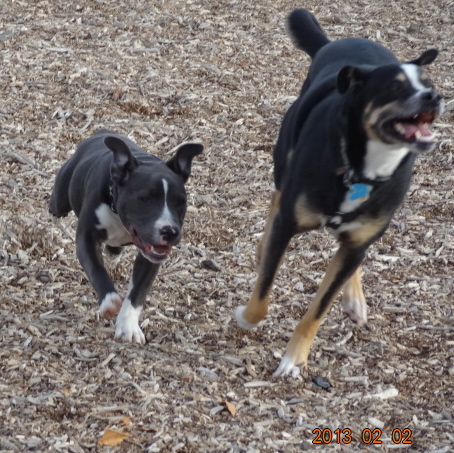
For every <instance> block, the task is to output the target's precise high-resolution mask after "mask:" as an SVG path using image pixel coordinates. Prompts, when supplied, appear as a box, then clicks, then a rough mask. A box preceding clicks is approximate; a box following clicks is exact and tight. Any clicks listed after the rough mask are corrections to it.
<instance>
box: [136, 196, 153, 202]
mask: <svg viewBox="0 0 454 453" xmlns="http://www.w3.org/2000/svg"><path fill="white" fill-rule="evenodd" d="M139 200H140V201H143V202H144V203H151V202H152V201H153V200H152V199H151V197H140V198H139Z"/></svg>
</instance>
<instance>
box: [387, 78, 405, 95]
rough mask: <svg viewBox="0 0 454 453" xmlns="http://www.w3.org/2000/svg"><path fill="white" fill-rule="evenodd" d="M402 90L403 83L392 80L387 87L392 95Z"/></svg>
mask: <svg viewBox="0 0 454 453" xmlns="http://www.w3.org/2000/svg"><path fill="white" fill-rule="evenodd" d="M403 88H404V84H403V82H401V81H400V80H394V81H393V82H392V83H391V84H390V85H389V90H390V91H392V92H393V93H398V92H399V91H401V90H402V89H403Z"/></svg>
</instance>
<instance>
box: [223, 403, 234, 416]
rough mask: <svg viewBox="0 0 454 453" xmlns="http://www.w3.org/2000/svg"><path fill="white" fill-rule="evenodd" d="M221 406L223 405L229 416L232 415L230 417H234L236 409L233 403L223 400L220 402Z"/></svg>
mask: <svg viewBox="0 0 454 453" xmlns="http://www.w3.org/2000/svg"><path fill="white" fill-rule="evenodd" d="M221 404H224V405H225V407H226V408H227V410H228V411H229V412H230V415H232V417H235V415H236V413H237V409H236V407H235V405H234V404H233V403H231V402H230V401H227V400H223V401H221Z"/></svg>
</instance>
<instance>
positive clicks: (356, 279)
mask: <svg viewBox="0 0 454 453" xmlns="http://www.w3.org/2000/svg"><path fill="white" fill-rule="evenodd" d="M343 293H344V294H343V297H342V303H341V304H342V308H343V309H344V313H346V314H347V315H348V316H349V317H350V319H351V320H352V321H353V322H355V323H357V324H358V325H360V326H362V325H364V324H366V322H367V304H366V298H365V297H364V293H363V288H362V285H361V271H360V268H358V269H356V271H355V273H354V274H353V275H352V276H351V277H350V279H349V280H348V281H347V283H346V284H345V286H344V289H343Z"/></svg>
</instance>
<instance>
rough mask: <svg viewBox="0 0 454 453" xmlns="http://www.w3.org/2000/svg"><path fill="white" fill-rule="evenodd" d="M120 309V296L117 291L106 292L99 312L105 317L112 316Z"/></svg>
mask: <svg viewBox="0 0 454 453" xmlns="http://www.w3.org/2000/svg"><path fill="white" fill-rule="evenodd" d="M120 309H121V297H120V296H119V295H118V294H117V293H107V294H106V295H105V297H104V299H103V301H102V302H101V305H100V306H99V313H100V315H101V316H102V317H103V318H105V319H110V318H113V317H114V316H115V315H116V314H117V313H118V312H119V311H120Z"/></svg>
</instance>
